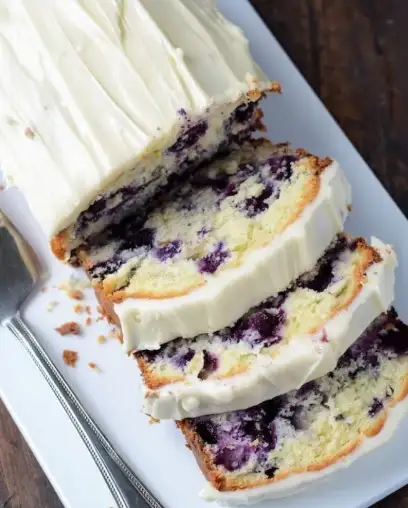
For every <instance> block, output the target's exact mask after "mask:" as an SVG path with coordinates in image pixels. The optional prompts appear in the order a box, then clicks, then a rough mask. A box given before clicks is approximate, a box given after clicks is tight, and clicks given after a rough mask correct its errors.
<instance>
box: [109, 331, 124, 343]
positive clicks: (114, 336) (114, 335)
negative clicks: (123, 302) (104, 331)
mask: <svg viewBox="0 0 408 508" xmlns="http://www.w3.org/2000/svg"><path fill="white" fill-rule="evenodd" d="M108 337H109V339H117V340H118V341H119V342H120V343H121V344H122V343H123V334H122V332H121V331H120V330H119V328H112V330H111V331H110V332H109V335H108Z"/></svg>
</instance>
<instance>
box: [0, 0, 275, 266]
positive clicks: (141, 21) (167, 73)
mask: <svg viewBox="0 0 408 508" xmlns="http://www.w3.org/2000/svg"><path fill="white" fill-rule="evenodd" d="M0 28H1V30H0V34H1V35H0V66H1V69H2V79H1V84H0V110H1V115H0V134H1V157H2V169H3V170H4V171H5V172H6V174H7V176H8V179H9V182H10V183H11V184H15V185H16V186H18V187H19V188H20V189H21V190H22V191H23V193H24V195H25V197H26V199H27V201H28V203H29V205H30V207H31V209H32V211H33V213H34V215H35V217H36V218H37V220H38V222H39V223H40V225H41V226H42V227H43V229H44V231H45V233H46V234H47V235H48V236H49V238H50V240H51V245H52V249H53V251H54V253H55V254H56V255H57V256H58V257H59V258H61V259H69V258H70V257H71V259H75V252H74V251H75V249H76V247H78V246H79V245H81V244H82V243H87V242H88V241H91V238H92V237H93V236H94V235H95V234H98V233H99V232H101V231H102V230H104V229H105V228H106V227H108V226H110V225H111V224H114V223H116V222H118V221H119V220H121V219H122V218H123V217H125V216H127V215H128V214H129V213H131V212H133V213H137V214H138V215H143V213H145V211H146V207H147V206H148V205H149V204H150V203H151V200H152V198H153V196H155V195H156V194H157V193H159V192H165V189H166V188H167V186H168V185H170V184H171V181H172V179H173V178H174V177H175V176H179V175H182V174H185V173H189V172H192V171H193V170H194V169H195V168H196V167H197V166H198V165H199V164H200V163H202V162H203V161H208V160H209V159H211V158H212V157H214V155H215V154H216V153H218V152H219V151H220V150H221V151H225V150H228V149H229V147H230V146H231V145H232V144H233V143H235V142H241V141H242V140H243V139H245V138H247V137H249V136H250V134H251V132H252V131H253V130H255V129H257V128H258V127H260V116H261V113H260V111H259V109H258V107H257V104H258V101H259V100H260V99H261V97H262V96H263V95H264V94H265V93H266V92H268V91H270V90H272V91H278V90H279V86H278V85H277V84H276V83H274V82H271V81H270V80H269V79H268V78H267V77H266V76H265V75H264V74H263V72H262V71H261V70H260V69H259V67H258V66H257V65H256V63H255V62H254V61H253V60H252V58H251V55H250V52H249V47H248V41H247V39H246V38H245V36H244V35H243V33H242V32H241V30H240V29H239V28H237V27H236V26H235V25H233V24H231V23H230V22H228V21H227V20H226V19H225V18H224V17H223V16H222V15H221V14H220V12H219V11H218V10H217V9H216V5H215V0H201V1H200V2H196V1H195V0H172V1H171V2H167V1H165V2H161V1H158V2H157V1H153V2H152V1H151V0H137V1H132V2H113V1H112V0H98V1H92V2H89V1H87V2H84V1H78V0H62V1H53V0H43V1H42V2H41V8H40V9H39V8H38V5H37V3H36V2H32V1H29V0H16V1H10V2H6V6H4V8H2V15H1V19H0Z"/></svg>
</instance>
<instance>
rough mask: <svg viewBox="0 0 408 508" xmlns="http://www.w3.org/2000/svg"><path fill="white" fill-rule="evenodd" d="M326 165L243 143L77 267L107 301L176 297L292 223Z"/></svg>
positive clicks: (103, 240)
mask: <svg viewBox="0 0 408 508" xmlns="http://www.w3.org/2000/svg"><path fill="white" fill-rule="evenodd" d="M330 163H331V161H330V160H329V159H319V158H317V157H313V156H306V155H305V154H304V153H294V152H293V151H292V150H291V149H290V148H289V147H288V146H287V145H272V144H271V143H270V142H269V141H266V140H252V141H251V142H247V143H244V144H243V145H242V146H241V147H240V148H239V149H237V150H234V151H233V152H232V153H231V154H229V155H226V156H223V157H222V156H218V157H217V158H216V160H215V161H213V162H212V164H209V165H205V166H204V167H202V168H201V169H199V170H197V171H196V172H194V174H193V175H192V176H191V177H190V178H188V179H186V180H185V182H184V183H181V182H180V183H179V184H178V185H177V186H176V187H175V189H174V190H173V192H171V193H170V194H168V195H167V197H166V198H165V199H164V200H163V201H160V202H159V203H158V205H157V206H156V207H155V208H154V209H153V210H152V211H150V212H149V213H148V215H147V217H146V218H145V220H144V222H143V223H142V224H140V222H139V221H138V220H135V216H134V215H133V216H131V217H130V218H128V219H127V220H125V221H122V222H121V223H120V224H118V225H117V226H114V227H112V228H110V229H109V231H108V233H107V234H106V235H100V236H99V237H98V240H97V241H96V242H93V244H92V247H91V248H90V249H89V250H85V251H82V252H81V253H80V259H81V262H82V264H83V266H85V267H86V268H87V270H88V273H89V275H90V277H91V279H92V280H93V283H94V285H96V286H97V287H99V288H101V291H102V292H103V293H104V294H105V295H107V296H109V297H110V298H111V300H112V301H114V302H120V301H122V300H123V299H125V298H127V297H135V298H153V299H161V298H171V297H175V296H180V295H184V294H186V293H188V292H191V291H192V290H194V289H196V288H198V287H200V286H203V285H204V284H206V282H207V281H208V280H211V278H213V277H214V276H216V275H217V274H218V273H220V272H221V271H223V270H227V269H229V268H234V267H236V266H238V265H241V264H243V263H244V262H245V259H246V256H247V255H248V253H250V252H251V251H254V250H256V249H259V248H261V247H264V246H266V245H268V244H269V243H270V242H271V241H272V240H273V239H274V238H275V237H276V236H277V235H279V233H281V232H282V231H283V230H284V229H285V228H286V227H288V225H290V224H291V223H292V222H294V221H295V220H296V219H297V218H298V217H299V215H300V214H301V213H302V211H303V209H304V208H305V207H306V206H307V204H308V203H310V202H311V201H313V199H314V198H315V197H316V195H317V193H318V192H319V188H320V175H321V173H322V172H323V171H324V170H325V168H326V167H327V166H329V165H330ZM136 219H137V217H136Z"/></svg>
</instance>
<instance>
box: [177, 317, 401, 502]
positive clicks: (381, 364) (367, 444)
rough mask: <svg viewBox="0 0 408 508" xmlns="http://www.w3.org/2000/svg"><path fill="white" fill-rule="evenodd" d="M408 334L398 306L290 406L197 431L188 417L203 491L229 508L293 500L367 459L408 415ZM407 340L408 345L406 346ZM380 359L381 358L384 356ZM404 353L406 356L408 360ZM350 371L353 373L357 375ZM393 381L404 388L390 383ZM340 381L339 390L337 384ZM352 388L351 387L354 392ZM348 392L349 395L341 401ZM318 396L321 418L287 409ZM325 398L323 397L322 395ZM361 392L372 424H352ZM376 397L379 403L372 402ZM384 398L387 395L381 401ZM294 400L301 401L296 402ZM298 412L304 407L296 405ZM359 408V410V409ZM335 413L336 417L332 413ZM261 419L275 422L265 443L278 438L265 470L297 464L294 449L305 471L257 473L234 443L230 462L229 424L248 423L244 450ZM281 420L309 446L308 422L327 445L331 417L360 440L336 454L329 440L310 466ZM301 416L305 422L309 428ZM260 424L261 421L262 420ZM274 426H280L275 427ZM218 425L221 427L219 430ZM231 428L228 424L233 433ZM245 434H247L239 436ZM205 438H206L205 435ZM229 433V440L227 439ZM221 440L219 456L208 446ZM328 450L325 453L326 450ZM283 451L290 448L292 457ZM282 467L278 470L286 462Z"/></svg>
mask: <svg viewBox="0 0 408 508" xmlns="http://www.w3.org/2000/svg"><path fill="white" fill-rule="evenodd" d="M407 331H408V327H407V326H406V325H405V324H404V323H403V322H402V321H400V320H399V318H398V316H397V314H396V312H395V311H394V309H391V310H390V311H389V312H388V313H384V314H382V315H381V316H379V317H378V319H377V320H375V321H374V322H373V323H372V324H371V325H370V327H368V328H367V330H366V331H365V332H364V333H363V334H362V335H361V337H360V338H359V340H358V341H356V343H355V344H353V345H352V346H351V348H350V350H349V351H348V352H347V353H346V354H345V356H344V357H343V358H342V359H341V360H340V361H339V364H338V366H337V367H336V369H335V370H334V371H332V372H331V373H329V374H327V375H326V376H323V377H322V378H320V379H319V380H317V381H315V382H314V384H313V383H309V384H308V385H305V386H303V387H301V388H300V389H298V390H294V391H293V392H292V393H288V394H285V395H284V396H283V397H284V398H283V401H282V402H275V403H274V400H272V401H269V402H267V403H264V404H261V405H260V406H259V410H258V406H255V407H253V408H250V409H248V410H246V411H242V412H240V411H238V412H236V413H234V412H232V413H226V414H225V415H213V416H208V417H202V418H201V419H200V418H199V419H198V420H199V421H198V422H197V426H198V425H200V430H199V432H197V429H196V428H195V419H186V420H183V421H181V422H177V425H178V427H179V428H180V429H181V430H182V432H183V434H184V437H185V438H186V442H187V447H189V448H190V449H191V450H192V451H193V452H194V455H195V458H196V460H197V462H198V464H199V466H200V468H201V470H202V471H203V473H204V475H205V477H206V479H207V480H208V483H207V485H206V487H205V488H204V490H203V491H202V493H201V495H202V497H204V498H205V499H206V500H208V501H217V502H219V503H220V504H223V505H241V504H251V503H255V502H259V501H262V500H265V499H273V498H280V497H286V496H289V495H292V494H295V493H297V492H299V491H300V490H302V489H304V488H306V487H308V486H309V485H311V484H312V483H313V484H314V483H317V482H318V480H321V479H323V478H325V477H326V476H328V475H329V474H331V473H333V472H335V471H337V470H339V469H342V468H345V467H348V466H349V465H350V464H351V463H352V462H354V461H355V460H357V459H358V458H360V457H361V456H363V455H365V454H367V453H369V452H371V451H373V450H375V449H376V448H378V447H379V446H382V445H384V444H385V443H387V442H388V441H389V440H390V438H391V437H392V436H393V435H394V433H395V431H396V430H397V428H398V426H399V424H400V423H401V421H402V420H403V418H404V417H405V416H406V414H407V412H408V397H407V396H408V363H407V362H408V348H407V345H408V342H407V339H408V336H407ZM389 333H391V334H393V333H397V336H394V337H391V338H390V339H389V343H388V342H387V341H388V338H387V337H388V334H389ZM399 334H401V335H399ZM401 339H402V340H403V341H404V342H401ZM370 344H372V345H373V349H371V348H370ZM378 354H379V355H380V356H377V355H378ZM383 355H384V356H383ZM400 355H402V357H401V356H400ZM380 358H381V359H380ZM344 369H345V370H344ZM347 369H350V371H348V370H347ZM366 369H368V370H367V372H368V376H369V377H368V379H364V378H363V377H361V378H360V376H363V375H364V373H365V372H366ZM371 369H374V370H371ZM376 369H379V370H378V372H376ZM344 376H346V378H347V380H349V381H350V385H353V384H354V385H355V387H354V389H355V392H353V390H351V386H348V385H347V383H346V380H345V378H344ZM370 376H371V377H370ZM390 376H391V377H392V376H395V379H393V381H391V378H390ZM370 379H372V381H373V383H374V384H375V383H377V384H376V385H375V388H374V390H373V392H370V390H369V389H368V387H370V386H371V383H370ZM390 382H392V383H396V384H389V383H390ZM336 384H337V389H336V387H335V385H336ZM309 385H310V387H309ZM331 385H332V386H331ZM330 387H331V388H332V389H334V391H331V388H330ZM366 388H367V389H368V392H367V395H366V396H364V395H365V392H364V389H366ZM320 390H323V391H320ZM348 390H350V393H351V395H350V394H349V393H348ZM343 392H344V395H343V396H341V394H342V393H343ZM379 393H381V395H379ZM311 394H314V395H315V396H316V397H317V398H315V399H313V397H312V399H310V400H309V402H308V403H309V404H310V407H311V408H312V409H311V410H312V411H313V408H317V407H321V408H322V409H321V410H319V411H320V413H318V414H315V416H313V413H312V414H311V416H312V419H311V420H308V419H307V416H306V415H307V413H305V415H303V417H302V416H301V415H298V419H296V416H295V413H294V412H293V411H295V409H291V410H290V411H292V413H291V412H289V413H288V412H287V410H289V409H290V407H292V406H291V405H292V404H293V403H294V401H296V400H297V399H296V397H297V398H298V401H297V403H298V404H300V405H301V404H302V403H305V401H307V399H308V397H309V398H310V396H311ZM318 394H320V395H319V396H317V395H318ZM353 394H354V396H355V397H358V398H359V399H361V400H362V404H361V408H360V409H361V410H363V411H368V417H369V420H367V419H366V420H363V419H360V418H358V419H357V420H355V419H354V418H353V417H352V418H351V420H350V421H349V418H348V416H345V414H346V415H347V414H353V407H354V406H353V405H350V402H347V400H348V398H349V397H350V396H353ZM325 395H326V396H325ZM339 395H340V398H339ZM373 396H374V398H372V397H373ZM378 396H379V397H380V398H377V397H378ZM285 397H286V398H285ZM291 397H293V398H294V399H293V400H292V399H291ZM319 397H320V398H319ZM278 399H279V397H278V398H277V399H275V401H276V400H278ZM320 399H321V400H320ZM302 401H303V402H302ZM319 401H320V402H319ZM265 404H266V406H265ZM306 404H307V402H306ZM287 406H289V407H287ZM294 407H295V408H296V404H295V406H294ZM359 407H360V406H359ZM364 408H365V409H364ZM339 410H340V411H342V410H345V411H346V413H345V414H344V413H342V412H340V413H339V412H338V411H339ZM282 411H283V412H282ZM356 411H358V409H357V408H356ZM268 412H271V414H270V416H268ZM327 412H329V413H330V414H327ZM325 413H326V414H327V416H326V415H325ZM258 414H259V417H260V418H261V419H262V418H266V419H267V420H266V421H267V422H271V423H269V424H268V425H267V427H261V428H259V432H260V436H262V443H263V442H264V441H265V439H266V437H265V436H264V434H263V433H265V432H268V433H269V434H270V433H271V432H272V434H271V435H270V439H272V441H271V444H270V445H269V447H270V449H271V450H272V452H273V455H272V456H271V457H269V458H267V462H266V463H265V464H267V465H264V469H265V467H270V461H272V463H273V462H274V461H276V460H281V461H283V462H282V464H285V463H287V464H293V463H296V460H295V459H294V457H292V458H291V457H290V456H289V457H288V456H287V455H286V454H288V453H289V454H290V453H291V452H290V450H291V449H293V453H294V454H297V460H300V462H301V463H302V462H304V465H299V466H298V467H296V466H293V465H292V466H288V465H286V466H283V467H282V468H281V467H272V469H267V470H266V469H265V471H264V472H263V473H262V469H260V470H259V471H257V472H255V471H254V472H252V473H251V471H252V469H251V468H253V467H254V465H253V464H252V463H251V461H250V459H249V457H248V456H247V457H245V459H244V456H242V457H241V458H240V459H238V457H239V455H234V454H233V453H234V445H232V444H231V445H228V446H227V449H228V450H230V458H229V459H228V460H227V457H224V455H223V453H224V451H225V450H226V448H225V446H226V443H227V442H228V439H227V441H225V440H224V441H223V439H224V438H225V432H226V431H227V430H228V428H229V427H230V424H229V422H241V423H240V426H239V427H238V428H237V429H238V430H236V431H234V432H235V433H236V432H238V434H236V435H235V437H231V443H232V442H234V439H238V440H239V442H238V441H237V446H239V444H240V440H243V438H244V434H248V436H247V438H246V439H248V438H249V440H250V439H251V438H252V435H253V432H255V434H256V432H258V431H256V428H258V427H249V428H248V429H247V425H248V422H249V420H248V418H249V419H251V418H252V422H253V423H254V422H257V421H258V420H257V419H256V418H257V415H258ZM364 414H365V413H364ZM319 415H320V416H321V417H322V418H321V419H319ZM234 416H236V419H234ZM218 417H221V418H222V417H224V420H221V421H220V422H219V423H217V420H216V419H217V418H218ZM366 417H367V415H366ZM268 418H269V419H268ZM276 418H278V419H279V418H280V419H283V420H284V421H287V422H288V423H287V424H288V425H292V426H294V428H295V429H298V432H300V435H301V436H303V437H304V438H305V440H304V441H305V442H303V441H302V443H303V445H305V443H307V439H308V437H312V436H309V433H308V428H309V427H308V425H312V428H311V429H310V430H313V431H314V434H315V435H314V437H315V438H316V439H318V441H319V442H320V438H319V435H320V430H319V429H322V432H323V431H324V432H326V434H325V437H326V438H330V428H331V427H330V425H329V423H328V425H329V427H327V425H326V426H324V425H323V424H324V421H325V418H326V420H327V418H328V420H327V421H328V422H329V421H331V422H332V423H331V425H333V424H334V423H335V422H338V421H341V422H344V425H346V427H347V425H352V426H353V425H354V424H355V425H356V426H357V427H356V429H354V430H353V428H351V432H353V435H352V436H351V437H350V439H344V438H343V437H342V439H340V441H339V443H338V444H337V448H333V447H332V449H330V446H329V444H330V442H331V441H328V439H324V440H323V442H324V443H325V445H326V448H327V446H329V448H328V449H326V452H325V453H323V455H322V457H319V458H318V459H316V458H315V459H314V460H312V461H311V462H310V461H308V460H305V461H304V460H303V459H302V458H301V457H299V453H298V452H296V450H297V448H296V447H295V446H294V442H293V441H292V445H293V446H292V448H291V447H290V446H289V448H287V447H286V448H285V442H286V441H291V440H293V435H292V434H291V433H290V432H289V434H288V433H287V432H288V431H284V433H283V434H281V437H280V438H279V437H278V434H277V432H282V430H283V429H282V430H281V431H278V428H277V427H276V425H277V423H276ZM301 418H303V419H304V421H303V423H302V419H301ZM313 418H315V419H313ZM212 419H214V421H212ZM370 419H371V421H370ZM259 421H260V422H261V420H259ZM242 422H243V423H242ZM289 422H290V423H289ZM296 422H297V423H296ZM269 425H272V427H270V426H269ZM344 425H343V423H342V424H341V425H340V427H342V426H343V427H344ZM211 426H214V428H212V427H211ZM217 426H218V427H219V430H218V431H217V430H216V429H217ZM226 426H228V428H227V427H226ZM239 429H241V431H243V432H244V434H243V435H241V434H240V433H239ZM343 430H344V428H343ZM217 432H220V435H219V437H216V436H217V435H218V434H217ZM231 432H232V430H231ZM327 432H328V434H327ZM223 433H224V434H223ZM302 433H303V434H302ZM200 434H202V435H203V436H205V437H201V435H200ZM228 434H229V432H228ZM222 436H224V438H223V437H222ZM213 439H215V441H214V446H215V444H218V443H220V446H221V448H218V452H217V448H215V450H213V452H211V451H210V448H208V449H207V447H211V446H212V444H213ZM225 439H226V438H225ZM260 439H261V437H260ZM268 439H269V438H268ZM279 439H281V441H279ZM300 439H301V438H300ZM256 441H258V440H256ZM256 441H254V442H252V443H250V446H260V447H261V446H262V445H261V443H258V442H256ZM268 442H269V441H268ZM208 443H210V444H208ZM244 443H247V444H248V443H249V442H248V441H247V440H246V441H242V444H241V445H242V446H243V445H244ZM340 443H342V444H340ZM306 446H307V444H306ZM322 446H323V445H322ZM261 449H262V448H260V450H261ZM268 449H269V448H267V450H268ZM322 449H325V448H324V446H323V448H322ZM275 450H277V452H278V454H275ZM283 450H286V452H284V451H283ZM237 451H238V449H237ZM318 451H319V450H317V451H316V453H317V454H318ZM221 452H222V453H221ZM211 453H212V454H213V455H214V453H221V455H220V456H219V459H216V458H215V457H214V456H212V455H211ZM258 453H259V452H258ZM316 453H315V454H312V453H311V457H315V455H316ZM223 457H224V458H223ZM233 457H236V458H233ZM279 457H280V458H279ZM241 459H242V460H243V462H242V463H241V462H239V463H238V462H235V463H234V462H231V460H241ZM218 460H221V462H218ZM262 460H264V459H262ZM214 461H215V462H214ZM225 461H227V462H225ZM228 461H229V462H228ZM248 461H249V463H248ZM217 463H218V464H229V465H228V466H227V467H231V468H232V469H231V471H235V470H236V471H241V472H240V473H238V475H237V476H236V477H234V474H233V473H232V472H231V473H230V474H229V473H228V470H227V469H225V466H224V467H221V466H217V465H216V464H217ZM246 464H248V468H249V469H246ZM251 464H252V465H251ZM276 464H277V465H278V464H279V462H278V463H276Z"/></svg>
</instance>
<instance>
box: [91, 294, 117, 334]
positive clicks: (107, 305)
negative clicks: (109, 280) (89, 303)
mask: <svg viewBox="0 0 408 508" xmlns="http://www.w3.org/2000/svg"><path fill="white" fill-rule="evenodd" d="M94 291H95V295H96V298H97V299H98V302H99V303H100V304H101V309H100V311H101V312H100V313H101V314H102V316H103V317H105V318H106V319H107V320H108V321H109V323H111V324H113V325H116V326H118V327H120V320H119V316H118V315H117V314H116V312H115V309H114V304H113V302H112V300H110V299H109V298H107V297H106V295H105V294H104V293H103V291H102V289H101V288H100V287H95V288H94Z"/></svg>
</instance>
